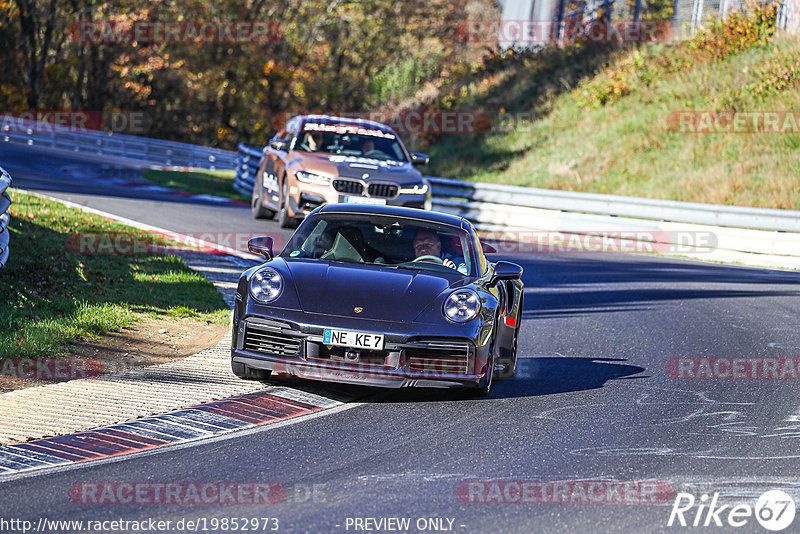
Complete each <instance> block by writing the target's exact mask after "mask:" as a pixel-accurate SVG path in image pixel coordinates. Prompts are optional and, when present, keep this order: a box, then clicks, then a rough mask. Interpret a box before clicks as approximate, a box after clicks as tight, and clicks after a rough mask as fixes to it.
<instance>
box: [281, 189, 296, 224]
mask: <svg viewBox="0 0 800 534" xmlns="http://www.w3.org/2000/svg"><path fill="white" fill-rule="evenodd" d="M278 224H279V225H280V227H281V228H294V227H295V226H297V220H295V218H294V217H289V184H287V183H286V179H285V178H284V180H283V185H282V186H281V201H280V211H278Z"/></svg>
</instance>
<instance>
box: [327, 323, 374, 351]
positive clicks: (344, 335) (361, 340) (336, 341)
mask: <svg viewBox="0 0 800 534" xmlns="http://www.w3.org/2000/svg"><path fill="white" fill-rule="evenodd" d="M322 342H323V343H324V344H325V345H337V346H340V347H350V348H354V349H368V350H383V334H367V333H366V332H352V331H350V330H334V329H332V328H326V329H325V334H324V335H323V338H322Z"/></svg>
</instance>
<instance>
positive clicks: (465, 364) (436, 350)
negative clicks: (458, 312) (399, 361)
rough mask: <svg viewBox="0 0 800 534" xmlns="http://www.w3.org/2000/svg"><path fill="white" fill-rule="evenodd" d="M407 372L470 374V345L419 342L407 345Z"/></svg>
mask: <svg viewBox="0 0 800 534" xmlns="http://www.w3.org/2000/svg"><path fill="white" fill-rule="evenodd" d="M406 347H407V348H406V349H405V357H406V372H408V373H414V374H424V375H427V376H431V377H436V376H439V375H465V374H468V373H469V361H470V357H469V356H470V345H469V344H468V343H441V342H417V343H409V344H408V345H406Z"/></svg>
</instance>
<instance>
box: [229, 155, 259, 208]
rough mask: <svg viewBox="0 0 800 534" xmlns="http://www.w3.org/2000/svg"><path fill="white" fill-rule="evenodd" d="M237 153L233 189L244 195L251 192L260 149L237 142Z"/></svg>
mask: <svg viewBox="0 0 800 534" xmlns="http://www.w3.org/2000/svg"><path fill="white" fill-rule="evenodd" d="M238 148H239V153H238V155H237V157H236V180H235V181H234V183H233V187H234V189H236V190H237V191H238V192H240V193H241V194H243V195H245V196H248V197H249V196H250V195H252V194H253V187H254V185H255V177H256V173H257V172H258V162H259V161H261V151H260V150H258V149H257V148H250V147H249V146H246V145H243V144H241V143H239V147H238Z"/></svg>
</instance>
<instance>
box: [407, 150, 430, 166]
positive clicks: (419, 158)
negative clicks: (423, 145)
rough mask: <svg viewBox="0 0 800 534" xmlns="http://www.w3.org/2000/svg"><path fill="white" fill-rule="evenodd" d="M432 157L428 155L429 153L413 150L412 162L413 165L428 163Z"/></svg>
mask: <svg viewBox="0 0 800 534" xmlns="http://www.w3.org/2000/svg"><path fill="white" fill-rule="evenodd" d="M430 160H431V158H429V157H428V155H427V154H420V153H419V152H412V153H411V164H412V165H420V166H422V165H427V164H428V163H429V162H430Z"/></svg>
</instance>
